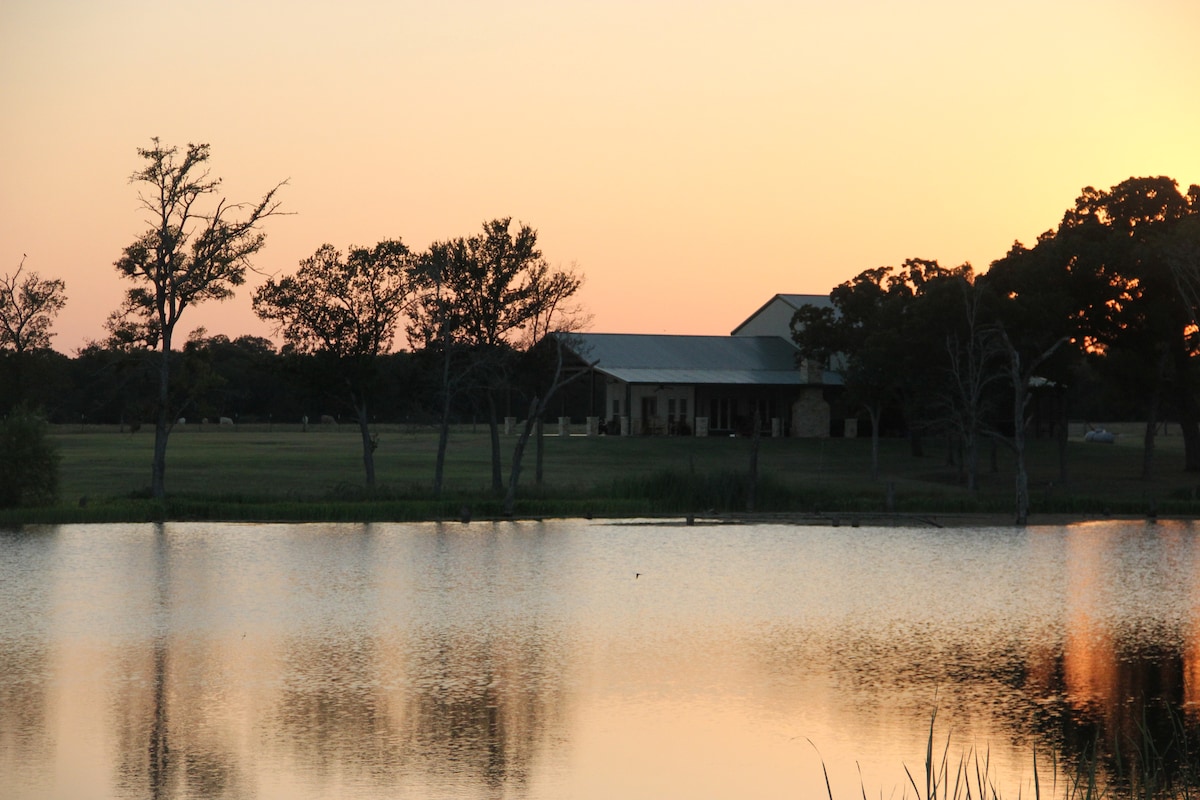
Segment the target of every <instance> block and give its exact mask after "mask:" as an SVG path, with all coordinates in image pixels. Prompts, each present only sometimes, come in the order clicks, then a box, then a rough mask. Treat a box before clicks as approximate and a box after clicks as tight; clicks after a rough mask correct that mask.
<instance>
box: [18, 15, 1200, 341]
mask: <svg viewBox="0 0 1200 800" xmlns="http://www.w3.org/2000/svg"><path fill="white" fill-rule="evenodd" d="M1197 37H1200V3H1197V2H1195V0H1143V2H1138V3H1131V2H1127V0H1126V1H1124V2H1108V1H1107V0H1008V2H1003V3H1000V2H996V3H987V4H984V3H975V2H963V0H908V2H900V1H899V0H895V1H886V0H862V1H861V2H851V1H850V0H847V1H846V2H829V0H823V1H822V2H809V1H808V0H791V1H790V2H783V1H775V2H765V1H763V2H747V3H732V2H715V0H692V1H691V2H677V1H676V0H670V1H668V0H640V1H639V2H626V0H605V1H604V2H583V1H580V0H557V2H546V1H542V0H514V1H513V2H503V1H502V0H492V1H491V2H482V1H478V2H466V1H465V0H463V1H459V2H455V1H453V0H451V1H449V2H442V3H431V2H427V1H423V2H405V1H404V0H375V1H372V2H368V1H367V0H339V2H336V3H335V2H330V1H329V0H326V2H313V1H310V0H270V1H268V0H210V1H209V2H206V3H203V4H201V3H193V2H171V1H168V2H162V0H156V1H155V2H150V0H105V2H85V0H4V2H3V3H2V4H0V103H2V108H3V112H2V115H3V116H2V119H3V126H2V128H0V273H11V272H12V271H14V270H15V269H16V268H17V266H18V265H19V264H20V262H21V259H22V255H23V254H25V255H26V260H25V268H26V269H27V270H31V271H36V272H39V273H40V274H41V275H42V277H59V278H62V279H63V280H65V281H66V285H67V295H68V303H67V307H66V309H65V310H64V311H63V313H62V314H61V315H60V317H59V319H58V322H57V324H56V326H55V330H56V331H57V332H58V335H57V338H56V339H55V342H54V343H55V347H56V348H57V349H59V350H61V351H63V352H67V353H72V352H74V350H75V349H76V348H78V347H80V346H81V345H83V344H84V343H85V342H86V341H87V340H89V339H99V338H102V336H103V334H104V331H103V323H104V320H105V318H106V316H107V315H108V313H109V312H110V311H111V310H112V309H114V308H115V307H116V306H117V305H118V303H119V301H120V298H121V293H122V291H123V290H124V289H125V288H126V287H127V286H128V284H126V283H125V282H124V281H122V280H121V279H120V278H119V277H118V275H117V272H116V270H115V269H114V268H113V266H112V264H113V262H114V261H115V260H116V259H117V258H118V256H119V255H120V253H121V249H122V247H124V246H125V245H126V244H128V243H130V242H131V241H132V240H133V239H134V238H135V237H136V236H137V235H138V234H139V233H140V232H141V231H142V230H143V227H144V226H143V222H142V220H143V215H142V213H141V212H140V210H139V208H138V200H137V190H136V187H134V186H133V185H131V184H130V183H129V182H128V177H129V175H130V174H131V173H132V172H133V171H134V170H136V169H138V168H139V167H140V163H139V162H140V159H139V158H138V156H137V148H138V147H142V146H147V145H148V144H149V143H150V139H151V137H154V136H158V137H160V138H161V140H162V141H163V143H164V144H168V145H178V146H180V147H183V146H186V144H187V143H188V142H207V143H209V144H211V146H212V161H211V167H212V171H213V174H214V175H218V176H220V177H222V178H223V179H224V181H225V182H224V186H223V190H224V194H225V195H226V196H227V197H229V198H230V199H231V200H255V199H257V198H258V197H260V196H261V195H262V194H263V193H264V192H266V191H267V190H268V189H270V188H271V187H272V186H274V185H275V184H276V183H278V182H279V181H281V180H287V181H288V182H289V185H288V186H287V187H286V188H285V189H284V190H283V191H282V194H281V199H282V200H283V202H284V205H285V209H286V210H288V211H291V212H294V215H293V216H288V217H284V218H280V219H275V220H272V221H270V222H269V224H268V227H267V245H266V247H265V248H264V249H263V251H262V252H261V253H260V254H259V255H258V256H257V258H256V260H255V265H256V267H257V268H258V269H260V270H262V271H263V272H265V273H270V274H281V273H287V272H291V271H294V270H295V268H296V266H297V263H298V262H299V260H300V259H302V258H305V257H306V256H309V255H311V254H312V253H313V251H315V250H316V249H317V247H319V246H320V245H321V244H322V243H324V242H329V243H332V244H334V245H336V246H337V247H339V248H343V249H344V248H346V247H347V246H349V245H351V244H358V245H370V244H374V243H375V242H377V241H379V240H381V239H387V238H397V237H399V238H402V239H403V240H404V241H405V242H406V243H407V244H408V245H409V246H410V247H413V248H414V249H424V248H425V247H427V246H428V245H429V244H430V243H431V242H432V241H435V240H438V239H444V238H448V237H454V236H460V235H469V234H471V233H474V232H475V231H477V230H479V228H480V226H481V224H482V223H483V221H484V220H487V219H491V218H494V217H503V216H511V217H513V218H514V219H515V220H520V221H523V222H526V223H528V224H530V225H532V226H533V227H534V228H536V229H537V230H538V232H539V239H540V242H541V245H542V250H543V253H544V255H545V256H546V257H547V258H548V259H549V260H550V262H551V263H554V264H559V265H569V264H571V263H574V264H575V265H576V266H577V268H578V269H579V270H580V271H581V272H583V273H584V274H585V275H586V284H585V286H584V288H583V290H582V293H581V299H582V301H583V302H584V304H585V305H586V306H587V308H588V310H589V311H590V312H591V313H592V315H593V324H592V327H591V329H592V330H594V331H597V332H642V333H660V332H671V333H697V334H699V333H705V334H709V333H716V334H724V333H728V332H729V331H730V330H732V329H733V328H734V327H735V326H736V325H737V324H738V323H740V322H741V321H742V320H743V319H745V318H746V317H747V316H748V315H749V314H750V313H752V312H753V311H754V310H755V309H757V308H758V307H759V306H760V305H761V304H762V303H763V302H765V301H766V300H767V299H769V298H770V297H771V296H772V295H774V294H775V293H777V292H801V293H819V294H825V293H828V291H829V290H830V288H832V287H833V286H834V285H836V284H838V283H840V282H842V281H844V280H847V279H848V278H850V277H852V276H854V275H855V274H857V273H858V272H860V271H862V270H864V269H868V268H871V267H876V266H880V265H883V264H898V263H899V262H901V261H903V260H904V259H905V258H908V257H922V258H935V259H938V260H939V261H940V262H941V263H943V264H945V265H957V264H960V263H962V262H964V261H970V262H971V263H972V264H973V265H974V266H975V267H976V269H977V270H980V271H982V270H984V269H986V267H987V265H988V264H989V263H990V262H991V261H992V260H994V259H996V258H999V257H1000V256H1002V255H1003V254H1004V253H1005V251H1006V250H1007V249H1008V247H1009V246H1010V245H1011V244H1012V242H1013V241H1014V240H1016V239H1019V240H1021V241H1024V242H1026V243H1029V242H1031V241H1032V240H1033V239H1034V238H1035V237H1036V236H1037V235H1038V234H1039V233H1040V232H1042V231H1044V230H1046V229H1048V228H1052V227H1054V226H1056V225H1057V223H1058V221H1059V220H1060V218H1061V216H1062V213H1063V211H1064V210H1065V209H1066V208H1067V207H1068V206H1070V205H1071V204H1072V202H1073V201H1074V199H1075V197H1076V196H1077V195H1078V193H1079V190H1080V189H1081V188H1082V187H1084V186H1087V185H1093V186H1096V187H1098V188H1108V187H1110V186H1112V185H1114V184H1116V183H1118V182H1119V181H1121V180H1123V179H1125V178H1128V177H1130V176H1144V175H1169V176H1171V177H1173V178H1175V179H1176V180H1178V181H1179V182H1180V184H1181V185H1183V186H1184V187H1186V186H1187V185H1188V184H1190V183H1200V47H1197V45H1196V42H1197ZM262 280H263V278H262V277H260V276H252V278H251V281H250V284H249V285H248V286H247V287H244V288H243V289H241V290H240V291H239V292H238V294H237V296H236V297H235V298H234V299H232V300H230V301H227V302H226V303H223V304H211V305H203V306H200V307H198V308H195V309H193V310H192V311H190V312H188V314H186V315H185V316H184V318H183V320H182V322H181V323H180V327H181V329H182V330H181V333H183V334H186V333H187V332H188V331H191V330H192V329H193V328H196V327H198V326H204V327H206V328H207V329H208V331H209V333H225V334H227V335H230V336H237V335H241V334H244V333H250V334H258V335H269V334H270V327H269V326H268V325H267V324H265V323H263V322H260V321H259V320H257V319H256V318H255V317H254V315H253V313H252V311H251V309H250V295H251V290H252V288H253V286H255V285H257V284H258V283H261V281H262Z"/></svg>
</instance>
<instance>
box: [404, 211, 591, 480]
mask: <svg viewBox="0 0 1200 800" xmlns="http://www.w3.org/2000/svg"><path fill="white" fill-rule="evenodd" d="M511 229H512V218H511V217H505V218H503V219H495V220H491V221H489V222H485V223H484V225H483V231H482V232H481V233H478V234H475V235H474V236H470V237H467V238H458V239H454V240H451V241H447V242H437V243H435V244H433V245H431V246H430V249H429V252H428V254H427V256H426V257H424V258H423V259H422V270H421V272H422V274H423V282H424V286H425V291H424V297H423V299H422V302H421V304H420V307H419V309H418V312H417V319H416V320H415V321H414V324H413V326H412V328H411V329H410V339H412V340H414V343H415V342H422V343H423V344H424V345H425V346H433V347H438V348H440V349H441V351H442V353H443V356H444V359H443V365H444V373H443V403H444V404H448V403H449V402H450V395H451V387H452V385H453V384H455V383H456V382H458V381H461V379H462V378H463V376H465V375H468V374H469V375H470V376H471V378H472V380H473V384H474V385H475V386H477V387H479V390H480V391H481V393H482V395H483V398H484V400H485V403H486V407H487V412H488V431H489V433H490V436H491V444H492V488H493V491H495V492H497V493H500V492H501V491H503V489H504V477H503V473H502V469H501V463H500V431H499V409H498V408H497V402H498V399H497V394H498V392H499V391H500V390H501V389H507V388H508V382H507V374H508V369H509V367H510V362H511V359H512V357H513V354H514V344H516V343H517V342H519V341H520V340H521V338H522V335H523V334H524V335H526V337H528V336H530V335H533V334H531V333H530V331H531V329H533V328H534V327H535V326H537V325H538V324H540V321H542V320H544V319H545V318H546V317H545V311H546V305H545V302H546V300H545V298H541V297H540V296H539V288H538V287H539V286H541V285H546V286H549V284H548V283H546V282H547V281H548V280H549V279H550V276H552V275H553V273H551V272H550V271H549V270H548V268H547V267H546V264H545V261H544V260H543V258H542V253H541V251H540V250H539V249H538V247H537V231H535V230H534V229H533V228H531V227H529V226H528V225H523V224H522V225H519V226H518V227H517V229H516V231H515V232H513V231H512V230H511ZM572 293H573V292H572ZM552 294H553V293H550V294H548V295H547V297H550V296H552ZM566 296H567V297H569V296H570V293H568V294H567V295H566ZM558 302H561V299H560V300H559V301H558ZM543 330H544V326H543ZM455 354H464V355H466V356H467V358H466V360H465V365H464V366H462V367H460V374H459V375H458V376H457V377H456V376H454V375H453V374H452V373H451V366H452V365H453V362H454V356H455ZM443 408H444V412H443V427H442V431H443V439H444V437H445V433H446V431H447V425H448V416H447V412H448V405H444V406H443ZM443 451H444V441H443V443H442V444H441V445H439V453H442V452H443ZM441 463H442V462H441V457H439V464H441ZM440 474H441V472H440V467H439V469H438V475H439V476H440ZM434 483H435V487H438V486H440V477H435V481H434Z"/></svg>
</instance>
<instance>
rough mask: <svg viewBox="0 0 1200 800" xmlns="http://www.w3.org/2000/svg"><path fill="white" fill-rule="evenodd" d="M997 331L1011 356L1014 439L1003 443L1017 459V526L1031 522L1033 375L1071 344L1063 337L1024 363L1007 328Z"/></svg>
mask: <svg viewBox="0 0 1200 800" xmlns="http://www.w3.org/2000/svg"><path fill="white" fill-rule="evenodd" d="M995 332H996V336H997V337H998V338H999V340H1000V342H1001V344H1002V345H1003V347H1004V352H1005V354H1007V356H1008V371H1009V379H1010V380H1011V381H1012V391H1013V398H1012V399H1013V405H1012V422H1013V433H1012V438H1011V439H1008V438H1006V439H1004V440H1003V441H1004V442H1005V444H1007V445H1008V446H1009V447H1010V448H1011V449H1012V451H1013V455H1014V456H1015V457H1016V459H1015V460H1016V471H1017V477H1016V511H1017V514H1016V517H1017V518H1016V523H1017V524H1018V525H1024V524H1025V523H1027V522H1028V521H1029V505H1030V502H1029V471H1028V469H1027V468H1026V464H1025V426H1026V425H1027V424H1028V414H1027V412H1028V408H1029V399H1030V394H1029V387H1030V384H1031V383H1032V381H1033V379H1034V376H1035V375H1036V374H1037V369H1038V367H1039V366H1041V365H1042V364H1043V363H1045V361H1046V360H1047V359H1049V358H1050V357H1051V356H1052V355H1054V352H1055V351H1056V350H1058V348H1060V347H1062V346H1063V345H1064V344H1066V343H1067V342H1069V341H1070V339H1069V338H1068V337H1066V336H1064V337H1062V338H1060V339H1058V340H1056V341H1055V342H1054V343H1053V344H1051V345H1050V346H1049V347H1047V348H1046V349H1045V350H1042V351H1041V352H1039V353H1036V354H1034V355H1033V356H1032V357H1031V358H1029V359H1028V360H1025V361H1023V360H1022V358H1021V351H1020V350H1019V349H1018V348H1017V346H1016V345H1014V344H1013V342H1012V340H1011V339H1010V338H1009V336H1008V331H1006V330H1005V329H1004V326H1003V325H999V326H997V327H996V329H995Z"/></svg>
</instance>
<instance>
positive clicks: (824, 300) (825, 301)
mask: <svg viewBox="0 0 1200 800" xmlns="http://www.w3.org/2000/svg"><path fill="white" fill-rule="evenodd" d="M780 304H782V305H783V306H785V307H787V309H788V311H787V314H786V316H787V318H788V320H790V319H791V315H792V314H793V313H794V312H795V311H796V309H798V308H800V306H806V305H807V306H819V307H826V306H829V307H832V306H833V301H832V300H830V299H829V295H827V294H777V295H775V296H774V297H772V298H771V299H770V300H768V301H767V302H765V303H763V304H762V305H761V306H759V307H758V310H757V311H755V312H754V313H753V314H751V315H750V316H749V317H747V318H746V319H745V320H744V321H743V322H742V324H741V325H738V326H737V327H736V328H734V329H733V335H734V336H737V335H738V332H739V331H741V330H742V329H744V328H745V327H746V326H747V325H749V324H750V323H752V322H754V321H755V320H756V319H757V318H758V317H759V315H760V314H762V313H763V312H764V311H766V310H767V309H769V308H771V307H772V306H776V305H780Z"/></svg>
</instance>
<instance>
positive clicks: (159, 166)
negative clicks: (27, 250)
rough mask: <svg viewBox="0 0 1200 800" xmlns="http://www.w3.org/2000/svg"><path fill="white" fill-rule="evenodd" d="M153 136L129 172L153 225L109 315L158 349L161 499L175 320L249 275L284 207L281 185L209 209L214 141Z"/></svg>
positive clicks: (118, 331) (126, 255)
mask: <svg viewBox="0 0 1200 800" xmlns="http://www.w3.org/2000/svg"><path fill="white" fill-rule="evenodd" d="M151 141H152V143H153V145H152V146H151V147H149V148H138V155H139V156H141V157H142V158H143V159H144V160H145V162H146V163H145V166H144V167H143V168H142V169H140V170H138V171H137V172H135V173H133V175H132V176H131V177H130V181H131V182H132V183H135V184H139V185H142V186H143V189H142V191H141V192H139V197H140V199H141V205H142V208H143V209H144V210H145V211H146V212H147V214H148V215H149V217H148V219H147V220H146V224H147V230H146V231H145V233H143V234H142V235H141V236H139V237H138V238H137V240H136V241H135V242H134V243H133V244H131V245H129V246H128V247H126V248H125V250H124V252H123V253H122V255H121V258H119V259H118V260H117V261H116V268H117V271H118V272H120V273H121V275H122V276H123V277H125V278H128V279H129V280H131V281H133V282H134V283H135V284H137V286H136V287H135V288H133V289H130V290H128V292H127V293H126V296H125V302H124V304H123V305H122V307H121V309H119V310H118V311H117V312H116V314H115V315H114V316H113V317H112V318H110V330H111V331H113V333H114V335H118V336H120V337H122V338H123V339H124V340H125V341H126V342H127V344H128V346H130V347H134V346H138V345H139V344H144V345H145V346H148V347H150V348H152V349H157V350H158V351H159V353H160V357H159V363H158V402H157V407H156V414H155V423H154V460H153V466H152V469H151V483H150V490H151V493H152V494H153V496H154V497H157V498H161V497H163V496H164V495H165V493H166V482H165V476H166V463H167V437H168V436H169V435H170V431H171V421H172V420H173V419H174V414H173V411H172V409H171V407H170V396H169V391H170V385H171V361H172V355H171V347H172V344H173V341H174V336H175V326H176V325H177V324H178V323H179V320H180V318H181V317H182V316H183V313H184V312H185V311H186V310H187V309H189V308H190V307H192V306H193V305H197V304H199V303H203V302H205V301H207V300H225V299H227V298H229V297H231V296H232V295H233V290H234V289H235V288H236V287H238V286H240V285H242V284H243V283H244V282H245V279H246V270H247V268H249V266H250V257H251V256H252V255H254V254H255V253H257V252H258V251H259V250H261V249H262V246H263V244H264V242H265V235H264V234H263V233H262V231H261V230H260V226H261V223H262V222H263V220H265V219H267V218H268V217H271V216H274V215H276V214H278V213H280V212H279V202H278V201H277V200H276V199H275V194H276V192H277V191H278V190H279V189H280V187H281V186H282V185H283V184H279V185H277V186H276V187H275V188H274V189H271V191H269V192H267V193H266V195H264V196H263V198H262V199H261V200H259V201H258V202H257V203H254V204H240V203H229V202H228V201H226V200H225V199H224V198H219V199H217V200H216V202H215V204H213V205H212V207H211V208H207V209H205V208H202V207H201V204H202V203H204V202H205V201H206V200H208V199H209V197H210V196H215V195H216V194H217V192H218V190H219V188H220V184H221V181H220V179H217V178H210V177H209V173H208V168H207V166H206V165H207V163H208V159H209V146H208V145H207V144H189V145H188V146H187V150H186V152H185V153H183V155H182V156H180V154H179V151H178V149H177V148H174V147H163V146H162V145H161V144H160V143H159V140H158V139H157V138H154V139H152V140H151Z"/></svg>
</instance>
